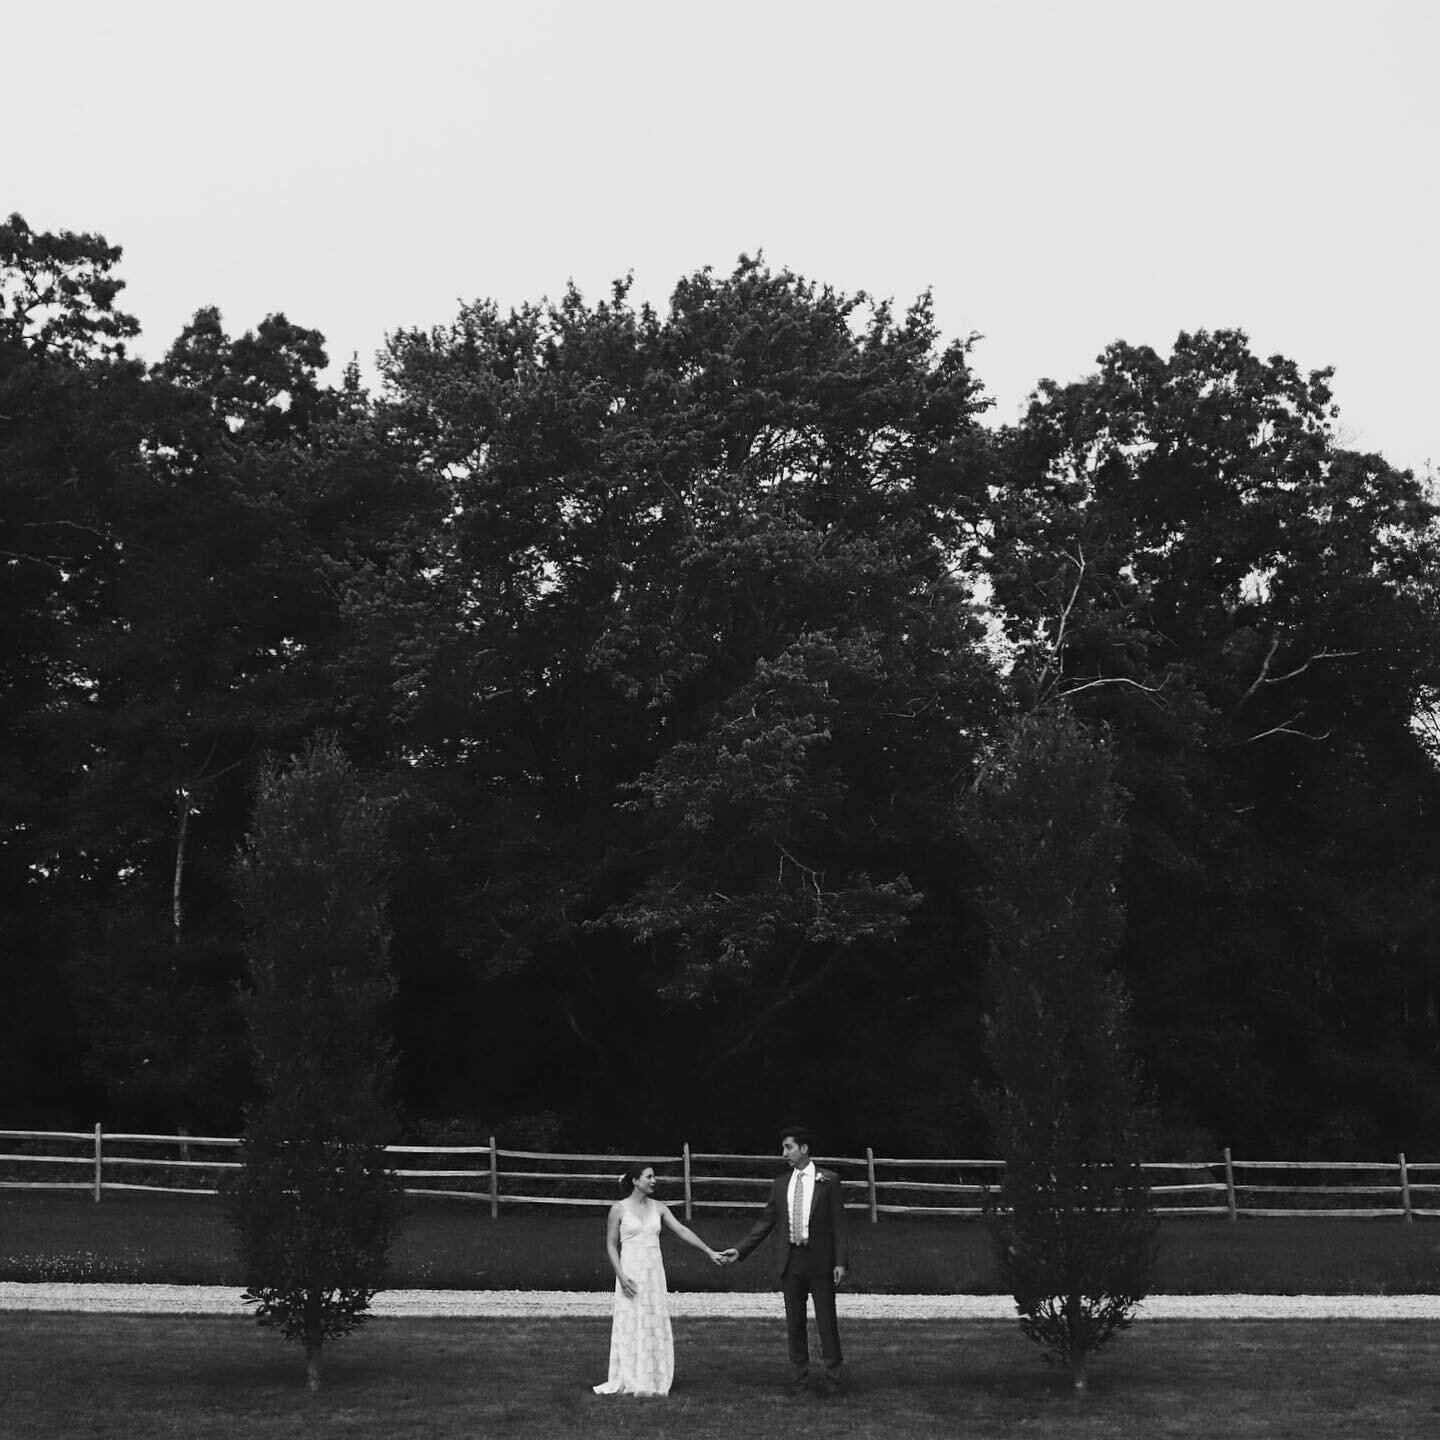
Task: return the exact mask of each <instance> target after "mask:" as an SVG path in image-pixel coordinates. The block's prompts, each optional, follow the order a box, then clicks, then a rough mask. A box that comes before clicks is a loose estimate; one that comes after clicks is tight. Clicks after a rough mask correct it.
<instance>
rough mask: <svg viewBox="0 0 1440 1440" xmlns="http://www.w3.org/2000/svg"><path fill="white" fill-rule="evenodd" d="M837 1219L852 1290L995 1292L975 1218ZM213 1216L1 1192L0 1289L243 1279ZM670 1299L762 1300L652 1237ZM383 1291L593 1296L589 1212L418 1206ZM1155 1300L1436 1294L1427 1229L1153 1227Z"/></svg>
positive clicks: (169, 1202)
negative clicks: (15, 1284)
mask: <svg viewBox="0 0 1440 1440" xmlns="http://www.w3.org/2000/svg"><path fill="white" fill-rule="evenodd" d="M852 1218H853V1223H852V1227H851V1230H852V1240H853V1244H852V1249H853V1255H852V1261H853V1264H852V1276H851V1286H852V1288H853V1289H855V1290H857V1291H862V1292H869V1293H881V1294H884V1293H888V1294H909V1293H930V1294H994V1293H995V1292H996V1291H997V1289H998V1288H999V1287H998V1285H997V1282H996V1277H995V1267H994V1262H993V1258H992V1256H991V1252H990V1241H989V1236H988V1234H987V1232H986V1230H985V1227H984V1225H983V1224H981V1223H979V1222H977V1221H970V1220H953V1219H952V1220H947V1219H943V1218H942V1219H913V1220H907V1219H891V1218H888V1217H887V1218H886V1219H884V1220H882V1221H881V1222H880V1224H878V1225H871V1224H869V1223H868V1221H867V1220H866V1219H865V1218H864V1217H863V1215H856V1216H854V1217H852ZM746 1223H747V1220H746V1218H745V1217H744V1216H741V1215H722V1216H719V1217H716V1216H715V1215H713V1214H710V1213H702V1214H701V1215H700V1216H699V1217H698V1218H697V1219H696V1220H695V1222H694V1225H695V1228H696V1229H697V1230H698V1232H699V1233H700V1234H701V1235H703V1236H704V1237H705V1238H706V1239H708V1240H710V1241H711V1242H712V1243H714V1244H716V1245H723V1244H728V1243H730V1242H731V1241H732V1240H734V1239H735V1238H737V1237H738V1236H739V1235H740V1234H741V1233H742V1232H743V1231H744V1229H745V1226H746ZM233 1254H234V1245H233V1240H232V1237H231V1233H230V1230H229V1227H228V1225H227V1223H226V1220H225V1212H224V1209H223V1207H222V1206H221V1204H220V1202H219V1201H218V1200H217V1199H215V1198H214V1197H203V1196H202V1197H193V1196H147V1195H140V1194H121V1195H116V1196H106V1197H105V1199H104V1200H103V1201H102V1202H101V1203H100V1204H98V1205H96V1204H95V1203H94V1202H93V1201H92V1200H91V1199H90V1198H89V1197H88V1196H85V1195H80V1194H66V1193H59V1194H54V1193H45V1192H37V1191H10V1192H3V1191H0V1280H30V1281H43V1280H79V1281H138V1282H143V1281H152V1282H155V1281H159V1282H169V1283H176V1284H212V1285H237V1286H239V1285H240V1284H241V1283H242V1281H241V1277H240V1274H239V1271H238V1270H237V1268H236V1265H235V1261H234V1258H233ZM665 1256H666V1267H667V1269H668V1271H669V1275H670V1283H671V1286H672V1288H674V1289H677V1290H725V1291H733V1290H766V1289H769V1288H770V1281H769V1276H768V1274H767V1272H766V1267H765V1266H764V1265H763V1264H761V1263H759V1262H757V1261H753V1260H752V1261H751V1262H750V1263H749V1264H747V1265H741V1266H737V1267H735V1268H733V1269H730V1270H725V1271H718V1270H716V1269H715V1267H714V1266H712V1265H711V1264H710V1263H709V1262H708V1261H706V1260H705V1258H704V1257H703V1256H701V1255H699V1254H698V1253H697V1252H695V1251H694V1250H691V1249H689V1248H688V1247H687V1246H684V1245H680V1244H678V1243H675V1242H673V1241H667V1242H666V1247H665ZM393 1262H394V1263H393V1265H392V1269H391V1275H390V1280H389V1284H390V1287H391V1288H396V1289H414V1288H419V1289H430V1288H439V1289H501V1290H509V1289H537V1290H604V1291H608V1290H609V1289H610V1288H611V1285H612V1283H613V1281H612V1278H611V1274H610V1268H609V1264H608V1262H607V1261H606V1258H605V1245H604V1217H603V1212H602V1211H596V1212H594V1213H593V1214H591V1213H585V1214H580V1215H576V1214H573V1213H567V1214H560V1215H555V1214H553V1213H551V1214H514V1215H502V1216H501V1218H500V1219H499V1220H491V1219H490V1217H489V1213H488V1211H485V1210H483V1209H481V1208H478V1207H476V1206H472V1205H466V1204H464V1203H463V1202H441V1201H426V1202H420V1203H417V1204H416V1205H415V1206H414V1207H413V1208H412V1211H411V1213H410V1215H409V1217H408V1218H407V1220H406V1223H405V1226H404V1228H403V1230H402V1232H401V1235H400V1239H399V1242H398V1244H397V1245H396V1247H395V1251H394V1256H393ZM1154 1290H1155V1292H1156V1293H1160V1294H1165V1293H1169V1294H1209V1293H1215V1292H1219V1293H1226V1292H1250V1293H1255V1294H1278V1295H1286V1294H1303V1293H1309V1292H1314V1293H1320V1294H1341V1295H1344V1294H1372V1295H1374V1294H1379V1295H1385V1294H1406V1293H1426V1294H1433V1293H1440V1226H1437V1225H1435V1224H1434V1223H1433V1222H1427V1221H1419V1222H1417V1223H1415V1224H1413V1225H1405V1224H1403V1223H1401V1222H1400V1221H1398V1220H1347V1219H1335V1220H1309V1219H1306V1220H1242V1221H1241V1222H1240V1223H1239V1224H1231V1223H1230V1222H1229V1221H1226V1220H1218V1219H1192V1220H1169V1221H1166V1222H1164V1224H1163V1225H1162V1228H1161V1237H1160V1263H1159V1267H1158V1270H1157V1273H1156V1276H1155V1285H1154Z"/></svg>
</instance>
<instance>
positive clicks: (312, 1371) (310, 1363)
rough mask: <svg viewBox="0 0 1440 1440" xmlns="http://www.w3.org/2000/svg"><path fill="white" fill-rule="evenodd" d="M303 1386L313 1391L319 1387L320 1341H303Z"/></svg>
mask: <svg viewBox="0 0 1440 1440" xmlns="http://www.w3.org/2000/svg"><path fill="white" fill-rule="evenodd" d="M305 1388H306V1389H307V1390H310V1391H315V1390H318V1389H319V1388H320V1343H319V1342H318V1341H315V1340H307V1341H306V1342H305Z"/></svg>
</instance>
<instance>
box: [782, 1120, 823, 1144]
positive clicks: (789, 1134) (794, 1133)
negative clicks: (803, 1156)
mask: <svg viewBox="0 0 1440 1440" xmlns="http://www.w3.org/2000/svg"><path fill="white" fill-rule="evenodd" d="M786 1140H793V1141H794V1142H795V1143H796V1144H797V1145H799V1146H801V1147H802V1148H803V1149H805V1150H813V1149H814V1148H815V1132H814V1131H813V1130H811V1129H810V1128H809V1126H807V1125H782V1126H781V1127H780V1143H781V1144H782V1145H783V1144H784V1143H785V1141H786Z"/></svg>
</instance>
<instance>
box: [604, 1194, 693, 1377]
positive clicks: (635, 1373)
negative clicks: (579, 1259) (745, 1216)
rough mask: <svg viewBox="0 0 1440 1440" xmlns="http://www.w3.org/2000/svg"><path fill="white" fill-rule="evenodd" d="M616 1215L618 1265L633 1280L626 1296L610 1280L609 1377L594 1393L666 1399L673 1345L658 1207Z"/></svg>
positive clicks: (625, 1209)
mask: <svg viewBox="0 0 1440 1440" xmlns="http://www.w3.org/2000/svg"><path fill="white" fill-rule="evenodd" d="M622 1209H623V1214H622V1215H621V1217H620V1264H621V1268H622V1269H623V1270H624V1271H625V1274H626V1276H628V1277H629V1279H631V1280H633V1281H634V1282H635V1298H634V1299H633V1300H632V1299H629V1298H627V1296H626V1294H625V1292H624V1291H623V1290H622V1289H621V1288H620V1282H619V1280H616V1282H615V1318H614V1320H613V1322H612V1323H611V1326H610V1378H609V1379H608V1380H606V1382H605V1383H604V1384H603V1385H597V1386H595V1393H596V1394H597V1395H668V1394H669V1393H670V1382H671V1381H672V1380H673V1379H674V1378H675V1342H674V1338H673V1336H672V1335H671V1331H670V1292H669V1290H668V1289H667V1288H666V1285H665V1263H664V1261H663V1260H662V1259H661V1258H660V1209H659V1207H658V1206H657V1205H655V1204H653V1203H652V1204H650V1205H647V1206H646V1207H645V1212H644V1214H642V1215H636V1214H635V1212H634V1211H633V1210H632V1209H631V1208H630V1206H628V1205H626V1206H623V1207H622Z"/></svg>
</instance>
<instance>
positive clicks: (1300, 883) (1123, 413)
mask: <svg viewBox="0 0 1440 1440" xmlns="http://www.w3.org/2000/svg"><path fill="white" fill-rule="evenodd" d="M1327 382H1328V375H1327V374H1326V373H1325V372H1313V373H1311V374H1308V375H1307V374H1303V373H1301V372H1300V371H1299V370H1298V369H1297V368H1296V367H1295V366H1294V365H1293V364H1292V363H1291V362H1289V361H1287V360H1284V359H1283V358H1280V357H1275V358H1271V359H1268V360H1263V359H1261V358H1259V357H1257V356H1256V355H1254V354H1253V353H1252V352H1251V351H1250V349H1249V346H1248V343H1247V341H1246V339H1245V337H1244V335H1243V334H1241V333H1239V332H1235V331H1222V332H1217V333H1213V334H1209V333H1205V332H1201V333H1198V334H1194V335H1182V336H1181V337H1180V338H1179V340H1178V341H1177V342H1176V345H1175V347H1174V351H1173V353H1172V354H1171V355H1170V356H1169V357H1168V358H1166V357H1162V356H1160V355H1159V354H1157V353H1156V352H1155V351H1153V350H1151V349H1149V348H1148V347H1144V346H1132V345H1125V344H1116V345H1114V346H1112V347H1110V349H1108V350H1107V351H1106V352H1105V353H1104V354H1103V355H1102V356H1101V357H1100V368H1099V370H1098V372H1097V373H1096V374H1094V375H1093V376H1091V377H1089V378H1087V379H1085V380H1083V381H1079V382H1076V383H1074V384H1070V385H1063V386H1062V385H1056V384H1053V383H1049V382H1046V383H1045V384H1043V385H1042V386H1041V387H1040V390H1039V391H1038V392H1037V394H1036V396H1035V398H1034V401H1033V403H1032V405H1031V408H1030V411H1029V413H1028V415H1027V416H1026V417H1025V419H1024V420H1023V421H1022V422H1021V424H1020V425H1018V426H1017V427H1015V428H1014V429H1013V430H1012V431H1010V432H1008V433H1007V435H1006V436H1005V437H1004V445H1003V451H1004V460H1003V464H1002V466H1001V470H1002V474H1003V483H1002V484H1001V486H1000V487H999V488H998V490H997V499H996V504H995V506H994V509H993V521H994V531H993V535H992V538H991V546H990V549H989V554H988V563H989V569H990V573H991V575H992V577H993V583H994V594H995V600H996V604H997V610H998V613H999V615H1000V616H1001V617H1002V619H1003V622H1004V626H1005V630H1006V633H1007V635H1008V638H1009V640H1010V642H1011V643H1012V645H1013V647H1014V655H1015V668H1014V677H1015V682H1016V686H1017V691H1018V693H1019V695H1020V697H1021V699H1022V700H1023V701H1025V702H1026V703H1030V704H1044V703H1048V702H1050V701H1053V700H1055V699H1061V698H1063V699H1065V700H1066V701H1067V702H1068V703H1069V704H1070V705H1071V706H1073V707H1074V708H1075V709H1076V710H1077V712H1078V713H1080V714H1082V715H1084V716H1086V717H1087V718H1090V719H1092V720H1100V719H1103V720H1106V721H1108V722H1109V723H1110V724H1111V726H1112V727H1113V729H1114V733H1115V735H1116V741H1117V746H1118V754H1119V761H1120V765H1121V778H1122V781H1123V783H1124V785H1125V787H1126V788H1127V790H1128V791H1129V792H1130V793H1131V795H1132V805H1131V810H1130V818H1131V825H1132V826H1133V827H1134V828H1135V830H1136V831H1137V833H1138V834H1139V836H1140V837H1141V839H1140V841H1139V843H1137V844H1135V845H1134V846H1132V847H1131V849H1130V851H1129V858H1128V859H1127V862H1126V869H1125V874H1124V878H1123V889H1124V899H1125V903H1126V906H1127V909H1128V913H1129V916H1130V924H1129V934H1128V940H1127V945H1126V952H1125V957H1124V963H1125V967H1126V970H1127V973H1128V975H1129V978H1130V980H1131V983H1132V986H1133V987H1134V991H1135V994H1136V998H1137V1016H1138V1024H1139V1029H1140V1031H1141V1032H1142V1034H1143V1036H1144V1039H1145V1048H1146V1053H1147V1057H1148V1059H1149V1061H1150V1063H1151V1065H1152V1067H1153V1073H1154V1074H1155V1076H1156V1078H1157V1080H1158V1081H1159V1082H1160V1084H1161V1085H1162V1088H1163V1089H1164V1091H1165V1092H1166V1094H1167V1095H1168V1096H1169V1097H1170V1099H1171V1101H1172V1105H1171V1114H1172V1118H1173V1120H1174V1123H1175V1126H1176V1134H1177V1138H1178V1137H1179V1136H1180V1135H1181V1133H1182V1132H1183V1131H1184V1129H1185V1127H1186V1126H1187V1125H1197V1124H1198V1125H1200V1126H1202V1127H1203V1128H1204V1129H1205V1130H1206V1131H1208V1133H1209V1135H1210V1136H1211V1137H1212V1138H1211V1141H1210V1142H1209V1143H1210V1145H1211V1148H1213V1144H1214V1140H1215V1138H1217V1137H1220V1136H1223V1137H1224V1138H1225V1139H1227V1140H1230V1141H1231V1142H1233V1143H1236V1144H1240V1145H1264V1146H1267V1147H1273V1146H1274V1145H1275V1144H1276V1143H1277V1137H1280V1136H1286V1137H1288V1143H1289V1144H1292V1145H1295V1146H1297V1147H1303V1146H1305V1145H1306V1144H1316V1145H1319V1146H1320V1147H1321V1148H1322V1149H1323V1150H1325V1151H1326V1152H1327V1153H1331V1154H1333V1153H1337V1146H1338V1147H1342V1148H1343V1147H1351V1146H1354V1147H1358V1148H1359V1149H1361V1150H1362V1151H1365V1150H1367V1147H1374V1146H1375V1145H1376V1144H1382V1145H1384V1146H1385V1147H1386V1148H1397V1147H1398V1146H1401V1145H1406V1144H1424V1143H1430V1142H1431V1140H1432V1139H1434V1138H1440V1108H1437V1105H1440V1089H1437V1085H1436V1081H1435V1078H1434V1060H1435V1055H1436V1040H1437V1032H1436V1031H1435V1029H1434V1026H1433V1014H1434V1007H1433V1002H1431V1001H1429V1000H1428V999H1427V998H1426V997H1428V996H1433V994H1434V985H1435V974H1436V965H1437V961H1440V953H1437V950H1436V944H1435V940H1434V936H1435V934H1436V933H1437V932H1436V930H1435V927H1434V925H1433V923H1432V921H1433V919H1434V918H1435V916H1436V913H1437V912H1436V905H1437V899H1440V895H1437V888H1436V882H1435V875H1436V873H1437V871H1436V865H1435V860H1436V857H1437V849H1436V846H1437V838H1440V837H1437V834H1436V831H1435V824H1434V820H1433V816H1434V815H1435V814H1436V813H1437V811H1436V807H1435V802H1436V800H1437V799H1440V795H1437V785H1436V771H1435V767H1434V765H1433V763H1432V761H1431V760H1430V759H1429V757H1427V756H1426V755H1425V753H1424V750H1423V747H1422V745H1421V744H1420V742H1419V740H1418V738H1417V736H1416V733H1415V730H1414V728H1413V724H1412V722H1413V720H1414V717H1415V715H1416V713H1417V710H1418V709H1419V708H1420V706H1421V705H1422V704H1423V699H1424V696H1425V695H1426V693H1427V689H1428V687H1430V686H1432V685H1433V683H1434V677H1435V674H1436V666H1437V661H1440V623H1437V622H1440V608H1437V604H1436V588H1435V576H1436V574H1437V573H1440V569H1437V560H1440V554H1437V548H1436V541H1437V532H1436V528H1435V509H1434V506H1433V504H1432V503H1431V502H1430V500H1429V498H1428V497H1427V496H1426V494H1425V492H1424V490H1423V487H1422V486H1421V485H1420V484H1419V483H1417V481H1416V480H1415V478H1414V477H1413V476H1412V475H1410V474H1409V473H1406V472H1398V471H1396V470H1394V469H1393V468H1392V467H1390V466H1388V465H1387V464H1386V463H1385V462H1384V461H1383V460H1382V459H1381V458H1380V457H1378V456H1375V455H1362V454H1356V453H1353V452H1350V451H1347V450H1345V449H1344V448H1343V447H1342V446H1341V445H1340V443H1339V442H1338V441H1337V440H1336V438H1335V435H1334V431H1333V425H1334V408H1333V405H1332V403H1331V397H1330V392H1329V388H1328V383H1327ZM1402 896H1403V897H1404V898H1403V899H1402V898H1401V897H1402ZM1427 1013H1428V1014H1429V1016H1430V1017H1431V1018H1430V1019H1429V1020H1428V1021H1427V1020H1425V1019H1424V1018H1423V1017H1425V1016H1426V1015H1427Z"/></svg>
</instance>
